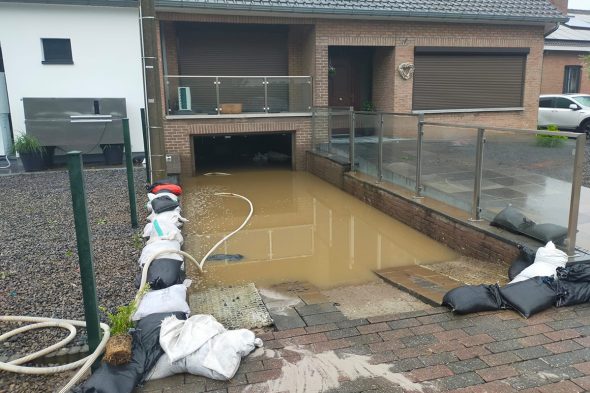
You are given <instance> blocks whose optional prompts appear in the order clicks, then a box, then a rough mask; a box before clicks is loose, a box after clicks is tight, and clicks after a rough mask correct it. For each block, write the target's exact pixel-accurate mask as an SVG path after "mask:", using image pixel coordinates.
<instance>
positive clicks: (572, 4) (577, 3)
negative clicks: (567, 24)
mask: <svg viewBox="0 0 590 393" xmlns="http://www.w3.org/2000/svg"><path fill="white" fill-rule="evenodd" d="M568 8H570V9H572V8H573V9H576V10H590V0H569V4H568Z"/></svg>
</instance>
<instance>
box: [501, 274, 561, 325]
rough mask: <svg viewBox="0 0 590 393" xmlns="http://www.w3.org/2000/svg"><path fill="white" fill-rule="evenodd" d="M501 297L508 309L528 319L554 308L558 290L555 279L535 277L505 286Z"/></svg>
mask: <svg viewBox="0 0 590 393" xmlns="http://www.w3.org/2000/svg"><path fill="white" fill-rule="evenodd" d="M535 263H536V262H535ZM500 295H501V296H502V298H503V299H504V302H505V304H506V306H508V308H511V309H513V310H516V311H517V312H518V313H519V314H520V315H522V316H523V317H525V318H528V317H530V316H531V315H534V314H536V313H538V312H540V311H543V310H546V309H548V308H551V307H553V305H554V304H555V303H556V301H557V297H558V290H557V285H556V284H555V281H554V280H553V278H551V277H534V278H530V279H528V280H524V281H519V282H515V283H511V284H508V285H505V286H504V287H502V288H500Z"/></svg>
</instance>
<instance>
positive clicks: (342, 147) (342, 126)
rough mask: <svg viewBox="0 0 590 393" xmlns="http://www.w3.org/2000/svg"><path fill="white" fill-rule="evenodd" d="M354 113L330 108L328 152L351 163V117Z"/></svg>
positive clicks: (343, 109)
mask: <svg viewBox="0 0 590 393" xmlns="http://www.w3.org/2000/svg"><path fill="white" fill-rule="evenodd" d="M351 115H352V112H351V111H350V110H347V109H345V108H342V109H341V108H330V121H329V123H328V132H329V134H330V140H329V145H328V152H329V153H330V154H332V155H335V156H337V157H339V158H341V159H342V160H346V161H348V162H349V161H350V117H351Z"/></svg>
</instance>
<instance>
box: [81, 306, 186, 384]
mask: <svg viewBox="0 0 590 393" xmlns="http://www.w3.org/2000/svg"><path fill="white" fill-rule="evenodd" d="M172 315H174V316H175V317H176V318H178V319H185V318H186V316H185V315H184V314H182V313H163V314H152V315H150V316H148V317H146V318H144V319H142V320H141V321H139V322H137V325H136V327H135V331H134V332H133V333H132V335H133V355H132V357H131V362H129V363H127V364H125V365H122V366H112V365H110V364H108V363H103V364H102V365H101V366H100V367H99V369H98V370H96V371H95V372H94V373H93V374H92V375H91V376H90V378H88V379H87V380H86V381H85V382H84V383H82V384H81V385H79V386H77V387H75V388H74V389H73V392H74V393H131V392H132V391H133V389H134V388H135V386H137V385H138V384H140V383H142V382H143V381H145V380H146V378H145V377H146V376H147V375H146V374H147V372H148V371H149V370H150V369H152V368H153V366H154V365H155V364H156V363H157V362H158V359H160V357H161V356H162V355H163V354H164V351H163V349H162V347H160V343H159V338H160V325H161V321H162V320H163V319H165V318H166V317H169V316H172Z"/></svg>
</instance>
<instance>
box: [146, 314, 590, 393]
mask: <svg viewBox="0 0 590 393" xmlns="http://www.w3.org/2000/svg"><path fill="white" fill-rule="evenodd" d="M304 307H305V306H304ZM314 310H315V311H318V310H323V311H327V312H325V313H317V314H309V315H307V316H306V317H312V316H313V317H315V318H318V322H319V318H320V317H321V318H324V320H323V322H325V323H323V324H319V323H318V324H317V325H312V326H305V327H296V328H292V329H287V330H281V331H274V332H266V333H263V334H260V336H261V338H263V340H264V341H265V347H264V348H262V349H259V350H257V351H255V352H254V353H252V354H251V355H249V356H248V357H246V358H245V359H244V360H243V362H242V364H241V366H240V368H239V370H238V372H237V374H236V376H235V377H234V378H233V379H232V380H231V381H226V382H224V381H212V380H208V379H205V378H202V377H196V376H191V375H176V376H173V377H170V378H165V379H162V380H159V381H152V382H149V383H147V384H145V386H144V387H142V388H138V389H136V393H139V392H142V393H145V392H154V393H155V392H160V393H162V392H167V391H174V392H175V393H181V392H192V393H199V392H217V393H263V392H268V393H271V392H272V393H281V392H289V393H291V392H294V393H298V392H305V393H313V392H318V393H319V392H330V393H332V392H352V393H361V392H390V393H396V392H412V391H419V390H417V389H418V387H419V388H420V389H422V393H429V392H461V393H462V392H465V393H467V392H473V393H478V392H479V393H483V392H488V393H492V392H498V393H504V392H506V393H512V392H523V393H559V392H587V391H590V335H589V334H590V333H589V332H590V329H589V327H590V318H589V315H590V304H584V305H580V306H576V307H570V308H566V309H551V310H548V311H545V312H543V313H540V314H538V315H535V316H533V317H531V318H529V319H523V318H521V317H520V316H518V315H517V314H516V313H514V312H512V311H507V310H504V311H498V312H489V313H476V314H472V315H466V316H459V315H453V314H452V313H450V312H449V311H448V310H446V309H445V308H441V307H436V308H432V309H428V310H420V311H414V312H409V313H403V314H391V315H383V316H379V317H371V318H366V319H356V320H349V319H342V320H340V319H341V317H338V318H334V317H333V316H332V315H336V314H338V313H337V312H334V311H331V310H332V308H331V307H330V306H329V305H320V306H318V307H315V308H310V309H309V310H308V311H309V312H314ZM322 314H325V315H322ZM298 315H299V314H298ZM334 319H336V321H334ZM502 331H506V332H510V333H509V334H500V332H502ZM317 375H320V377H317ZM334 378H335V379H334ZM296 381H299V382H296ZM301 381H304V382H305V383H306V385H305V387H304V388H302V387H301V386H302V385H297V383H299V384H301V383H302V382H301ZM281 389H282V390H281Z"/></svg>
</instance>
